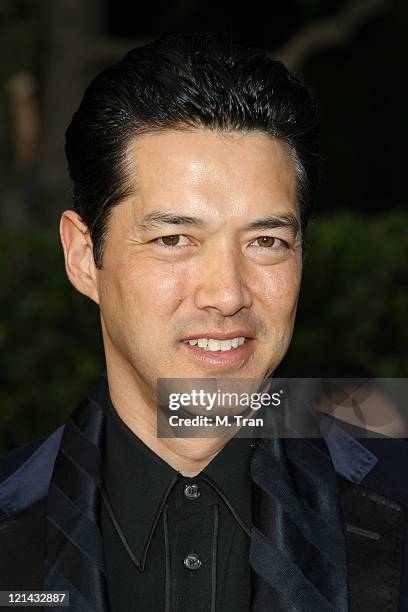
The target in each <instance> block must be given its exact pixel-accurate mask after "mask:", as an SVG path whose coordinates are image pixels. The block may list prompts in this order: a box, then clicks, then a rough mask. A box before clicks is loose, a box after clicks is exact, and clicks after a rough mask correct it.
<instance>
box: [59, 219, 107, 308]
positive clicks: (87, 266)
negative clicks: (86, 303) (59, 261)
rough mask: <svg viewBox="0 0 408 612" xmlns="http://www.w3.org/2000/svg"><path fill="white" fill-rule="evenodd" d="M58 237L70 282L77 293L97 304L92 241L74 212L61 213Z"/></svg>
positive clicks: (86, 229)
mask: <svg viewBox="0 0 408 612" xmlns="http://www.w3.org/2000/svg"><path fill="white" fill-rule="evenodd" d="M60 237H61V243H62V248H63V250H64V258H65V270H66V273H67V276H68V278H69V280H70V282H71V283H72V285H73V286H74V287H75V289H76V290H77V291H79V292H80V293H82V294H83V295H86V296H87V297H89V298H90V299H91V300H93V301H94V302H96V303H97V304H99V295H98V289H97V282H96V266H95V262H94V258H93V251H92V240H91V237H90V235H89V231H88V228H87V227H86V225H85V223H84V222H83V221H82V219H81V217H80V216H79V214H78V213H76V212H75V211H73V210H66V211H64V212H63V213H62V216H61V221H60Z"/></svg>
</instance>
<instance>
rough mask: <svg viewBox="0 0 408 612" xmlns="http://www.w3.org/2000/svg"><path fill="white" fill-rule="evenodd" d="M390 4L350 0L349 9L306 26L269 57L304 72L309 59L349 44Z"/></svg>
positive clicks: (346, 7)
mask: <svg viewBox="0 0 408 612" xmlns="http://www.w3.org/2000/svg"><path fill="white" fill-rule="evenodd" d="M389 4H390V0H361V1H360V2H356V1H355V0H351V1H350V2H347V4H346V6H345V7H344V8H343V9H342V10H341V11H339V12H338V13H336V14H335V15H333V16H331V17H329V18H327V19H318V20H315V21H312V22H311V23H309V24H307V25H306V26H305V27H304V28H302V29H301V30H299V31H297V32H295V34H293V36H291V37H290V38H289V40H288V41H287V42H286V43H285V44H284V45H283V46H282V47H281V48H280V49H276V50H275V51H274V52H273V53H271V54H270V55H271V56H272V57H274V58H276V59H280V60H281V61H282V62H283V63H284V64H285V66H287V68H288V69H289V70H291V71H292V70H293V71H295V72H297V73H300V72H301V71H302V68H303V66H304V65H305V63H306V62H307V60H308V59H309V57H310V56H311V55H312V54H313V53H316V52H317V51H321V50H322V49H324V48H328V47H337V46H340V45H344V44H345V43H347V42H348V41H349V40H350V39H351V38H352V37H353V36H355V34H356V31H357V30H358V29H359V28H361V27H362V26H363V25H364V24H366V23H367V22H368V21H369V20H370V19H371V18H373V17H375V16H376V15H378V14H379V13H380V12H382V11H384V9H385V8H386V7H387V6H388V5H389Z"/></svg>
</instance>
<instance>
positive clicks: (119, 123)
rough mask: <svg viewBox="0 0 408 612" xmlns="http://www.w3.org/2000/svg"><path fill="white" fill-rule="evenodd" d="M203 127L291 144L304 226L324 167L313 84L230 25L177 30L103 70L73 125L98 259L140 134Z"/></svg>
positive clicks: (71, 139) (75, 159)
mask: <svg viewBox="0 0 408 612" xmlns="http://www.w3.org/2000/svg"><path fill="white" fill-rule="evenodd" d="M195 128H205V129H210V130H216V131H223V132H231V131H242V132H248V131H254V130H256V131H260V132H263V133H266V134H268V135H270V136H271V137H273V138H277V139H280V140H281V141H283V142H285V143H287V144H288V145H289V148H290V150H291V152H292V156H293V160H294V167H295V172H296V176H297V187H298V189H297V193H298V204H299V208H300V216H301V227H302V234H303V233H304V231H305V229H306V225H307V221H308V218H309V215H310V211H311V206H312V202H313V200H314V196H315V192H316V189H317V183H318V179H319V174H320V171H319V167H320V156H319V122H318V117H317V111H316V107H315V104H314V102H313V100H312V99H311V96H310V94H309V92H308V90H307V89H306V88H305V87H304V86H303V85H302V84H301V83H300V82H299V81H298V79H297V78H295V77H294V76H293V75H291V74H290V73H289V72H288V70H287V69H286V68H285V66H284V65H283V64H282V62H280V61H277V60H274V59H272V58H271V57H269V56H268V55H267V54H266V53H265V52H263V51H261V50H259V49H252V48H248V47H244V46H241V45H239V44H237V43H235V42H233V41H232V39H231V36H230V35H229V34H213V33H199V34H172V35H168V36H165V37H163V38H161V39H160V40H157V41H155V42H152V43H150V44H147V45H145V46H142V47H137V48H135V49H133V50H131V51H129V53H127V55H125V57H124V58H123V59H122V60H121V61H120V62H118V63H116V64H114V65H113V66H111V67H109V68H107V69H105V70H103V71H102V72H101V73H100V74H99V75H98V76H96V78H95V79H94V80H93V81H92V82H91V84H90V85H89V87H88V88H87V89H86V91H85V94H84V97H83V99H82V101H81V104H80V106H79V108H78V110H77V111H76V113H75V114H74V116H73V118H72V121H71V123H70V125H69V126H68V129H67V131H66V145H65V151H66V156H67V159H68V167H69V173H70V177H71V179H72V181H73V185H74V193H73V207H74V209H75V210H76V211H77V212H78V213H79V214H80V216H81V218H82V220H83V222H84V223H85V224H86V226H87V227H88V230H89V232H90V235H91V238H92V241H93V247H94V253H93V255H94V259H95V264H96V266H97V267H98V268H102V256H103V247H104V242H105V240H106V236H107V232H108V222H109V216H110V211H111V209H112V207H113V206H115V205H116V204H119V203H120V202H121V201H122V200H123V199H124V198H126V197H128V196H129V195H131V194H132V185H131V184H130V181H129V178H128V164H127V150H128V146H129V144H130V142H131V141H132V140H133V139H134V138H135V137H137V136H138V135H140V134H146V133H152V132H157V131H162V130H169V129H195ZM133 190H134V186H133Z"/></svg>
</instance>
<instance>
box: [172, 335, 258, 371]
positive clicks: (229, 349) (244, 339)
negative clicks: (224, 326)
mask: <svg viewBox="0 0 408 612" xmlns="http://www.w3.org/2000/svg"><path fill="white" fill-rule="evenodd" d="M246 333H247V332H244V331H241V330H239V331H237V332H233V333H230V334H208V335H206V334H200V335H195V336H191V337H189V338H185V339H183V340H182V341H181V344H182V345H183V347H185V349H186V351H188V354H189V355H190V356H191V357H192V358H193V359H196V360H198V361H200V362H201V363H202V364H207V365H212V366H217V367H231V366H242V365H244V363H245V362H246V361H248V359H249V358H250V357H251V355H252V354H253V352H254V350H255V339H254V338H252V337H250V336H249V335H246Z"/></svg>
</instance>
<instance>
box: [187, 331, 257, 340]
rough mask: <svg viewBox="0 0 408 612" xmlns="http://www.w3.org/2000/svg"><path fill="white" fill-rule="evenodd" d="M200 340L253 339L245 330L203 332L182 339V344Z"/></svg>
mask: <svg viewBox="0 0 408 612" xmlns="http://www.w3.org/2000/svg"><path fill="white" fill-rule="evenodd" d="M199 338H213V339H214V340H231V339H232V338H252V336H251V334H250V332H248V331H247V330H244V329H238V330H236V331H233V332H229V333H227V334H226V333H222V332H202V333H198V334H191V335H190V336H186V337H185V338H182V342H186V341H187V340H198V339H199Z"/></svg>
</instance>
